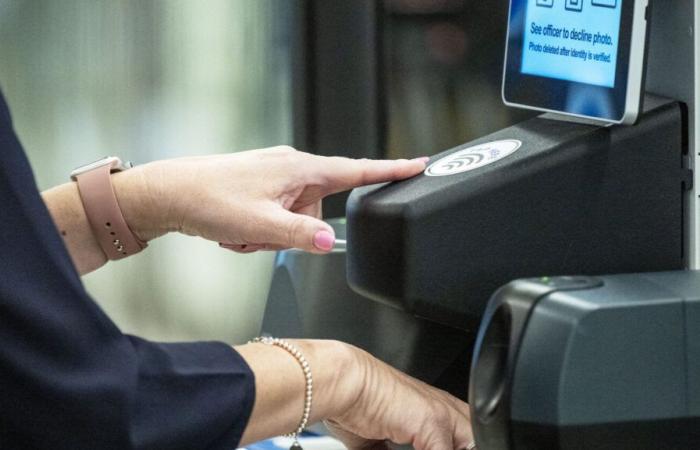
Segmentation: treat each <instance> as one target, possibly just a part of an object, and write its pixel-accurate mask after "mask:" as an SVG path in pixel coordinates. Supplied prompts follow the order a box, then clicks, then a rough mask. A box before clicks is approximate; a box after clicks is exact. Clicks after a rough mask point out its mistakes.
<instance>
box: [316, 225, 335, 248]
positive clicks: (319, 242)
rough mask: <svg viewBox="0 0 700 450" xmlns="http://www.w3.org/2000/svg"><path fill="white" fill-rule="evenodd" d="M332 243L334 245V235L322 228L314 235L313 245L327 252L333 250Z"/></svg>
mask: <svg viewBox="0 0 700 450" xmlns="http://www.w3.org/2000/svg"><path fill="white" fill-rule="evenodd" d="M333 245H335V236H333V234H331V233H329V232H328V231H325V230H322V231H319V232H317V233H316V234H315V235H314V246H315V247H316V248H317V249H319V250H323V251H324V252H329V251H331V250H333Z"/></svg>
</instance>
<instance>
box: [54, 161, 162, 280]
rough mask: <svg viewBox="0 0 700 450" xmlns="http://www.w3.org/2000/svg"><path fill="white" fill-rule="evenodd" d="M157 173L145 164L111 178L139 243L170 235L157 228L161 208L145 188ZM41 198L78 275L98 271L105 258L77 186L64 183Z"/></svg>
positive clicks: (121, 206) (160, 218) (152, 181)
mask: <svg viewBox="0 0 700 450" xmlns="http://www.w3.org/2000/svg"><path fill="white" fill-rule="evenodd" d="M157 173H158V171H157V170H155V169H154V167H153V164H146V165H143V166H138V167H136V168H134V169H130V170H127V171H125V172H121V173H116V174H113V175H112V176H111V179H112V187H113V189H114V193H115V195H116V197H117V202H118V203H119V207H120V209H121V211H122V214H123V215H124V219H125V220H126V223H127V224H128V225H129V228H130V229H131V231H132V232H134V233H135V234H136V236H137V237H138V238H139V239H141V240H143V241H149V240H151V239H154V238H156V237H158V236H161V235H163V234H165V233H167V232H168V231H170V230H167V229H165V228H161V226H162V225H164V223H165V222H164V221H163V213H162V212H161V211H162V210H163V207H162V205H158V204H155V201H156V196H154V195H153V193H152V192H150V187H149V185H152V184H154V180H149V178H150V177H152V176H154V174H157ZM41 195H42V198H43V199H44V203H45V204H46V206H47V208H48V210H49V213H50V214H51V217H52V219H53V221H54V223H55V225H56V228H58V231H59V233H60V234H61V236H62V237H63V241H64V242H65V244H66V247H67V248H68V252H69V254H70V256H71V259H72V260H73V264H74V265H75V267H76V268H77V269H78V272H79V273H80V274H81V275H84V274H86V273H89V272H92V271H93V270H96V269H98V268H100V267H102V266H103V265H104V264H105V263H106V262H107V256H106V255H105V253H104V251H103V250H102V248H101V247H100V246H99V244H98V242H97V239H96V238H95V236H94V234H93V232H92V230H91V228H90V223H89V222H88V219H87V216H86V215H85V210H84V209H83V203H82V200H81V199H80V193H79V191H78V185H77V183H74V182H71V183H65V184H62V185H60V186H56V187H54V188H51V189H49V190H47V191H44V192H43V193H42V194H41Z"/></svg>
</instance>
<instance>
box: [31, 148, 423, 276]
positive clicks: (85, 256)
mask: <svg viewBox="0 0 700 450" xmlns="http://www.w3.org/2000/svg"><path fill="white" fill-rule="evenodd" d="M426 160H427V158H420V159H417V160H412V161H407V160H399V161H370V160H352V159H347V158H338V157H334V158H327V157H322V156H315V155H310V154H308V153H303V152H298V151H296V150H294V149H292V148H290V147H275V148H271V149H262V150H253V151H248V152H241V153H235V154H226V155H214V156H207V157H195V158H180V159H172V160H164V161H156V162H153V163H150V164H146V165H143V166H138V167H135V168H134V169H130V170H127V171H125V172H121V173H117V174H114V175H112V185H113V188H114V192H115V195H116V197H117V201H118V203H119V206H120V208H121V210H122V213H123V215H124V219H125V220H126V223H127V224H128V225H129V228H131V230H132V231H133V232H134V233H135V234H136V236H137V237H139V238H140V239H141V240H143V241H148V240H151V239H154V238H156V237H158V236H161V235H163V234H165V233H167V232H169V231H179V232H181V233H185V234H189V235H195V236H200V237H203V238H205V239H208V240H211V241H214V242H222V243H225V244H227V245H228V246H231V247H233V248H237V249H239V250H240V251H242V252H245V253H248V252H250V251H255V250H278V249H284V248H290V247H296V248H300V249H302V250H306V251H309V252H315V253H325V252H328V251H330V250H331V248H332V247H333V241H334V240H335V236H334V234H333V229H332V228H331V227H330V226H329V225H328V224H327V223H325V222H323V221H322V220H321V219H322V214H321V200H322V199H323V198H324V197H325V196H327V195H330V194H333V193H336V192H341V191H345V190H348V189H352V188H354V187H357V186H362V185H366V184H374V183H382V182H387V181H395V180H401V179H404V178H409V177H412V176H414V175H417V174H418V173H420V172H421V171H422V170H423V169H425V161H426ZM43 198H44V201H45V203H46V205H47V207H48V209H49V211H50V213H51V216H52V217H53V220H54V223H55V224H56V226H57V228H58V229H59V231H60V232H61V234H62V235H63V239H64V241H65V243H66V246H67V247H68V250H69V253H70V255H71V258H72V259H73V262H74V263H75V266H76V267H77V268H78V271H79V272H80V273H81V274H85V273H88V272H90V271H92V270H95V269H97V268H99V267H101V266H102V265H103V264H104V263H105V262H106V261H107V258H106V256H105V255H104V253H103V251H102V250H101V249H100V247H99V245H98V243H97V241H96V239H95V237H94V236H93V235H92V232H91V230H90V225H89V223H88V221H87V217H86V215H85V211H84V210H83V205H82V202H81V200H80V195H79V192H78V188H77V186H76V184H75V183H67V184H64V185H61V186H58V187H55V188H53V189H50V190H48V191H46V192H44V193H43Z"/></svg>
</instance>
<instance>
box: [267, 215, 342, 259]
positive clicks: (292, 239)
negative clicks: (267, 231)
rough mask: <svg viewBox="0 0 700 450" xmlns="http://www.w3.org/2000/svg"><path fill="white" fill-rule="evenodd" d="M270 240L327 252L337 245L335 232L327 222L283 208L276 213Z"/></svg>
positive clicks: (304, 248) (308, 250) (306, 249)
mask: <svg viewBox="0 0 700 450" xmlns="http://www.w3.org/2000/svg"><path fill="white" fill-rule="evenodd" d="M272 228H273V229H274V231H272V230H271V231H272V233H273V236H270V238H271V239H270V241H271V242H272V243H274V244H278V245H281V246H284V247H294V248H298V249H300V250H304V251H307V252H312V253H327V252H330V251H331V250H333V246H334V245H335V232H334V231H333V228H332V227H331V226H330V225H328V224H327V223H326V222H324V221H322V220H319V219H317V218H315V217H310V216H306V215H304V214H295V213H293V212H290V211H287V210H285V209H281V210H279V211H277V213H276V214H275V219H274V220H273V225H272Z"/></svg>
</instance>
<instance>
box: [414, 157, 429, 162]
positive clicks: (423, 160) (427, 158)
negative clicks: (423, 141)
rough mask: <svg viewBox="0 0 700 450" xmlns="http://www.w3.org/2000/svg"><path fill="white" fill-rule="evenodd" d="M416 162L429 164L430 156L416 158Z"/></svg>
mask: <svg viewBox="0 0 700 450" xmlns="http://www.w3.org/2000/svg"><path fill="white" fill-rule="evenodd" d="M414 161H420V162H422V163H427V162H428V161H430V156H421V157H420V158H415V159H414Z"/></svg>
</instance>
